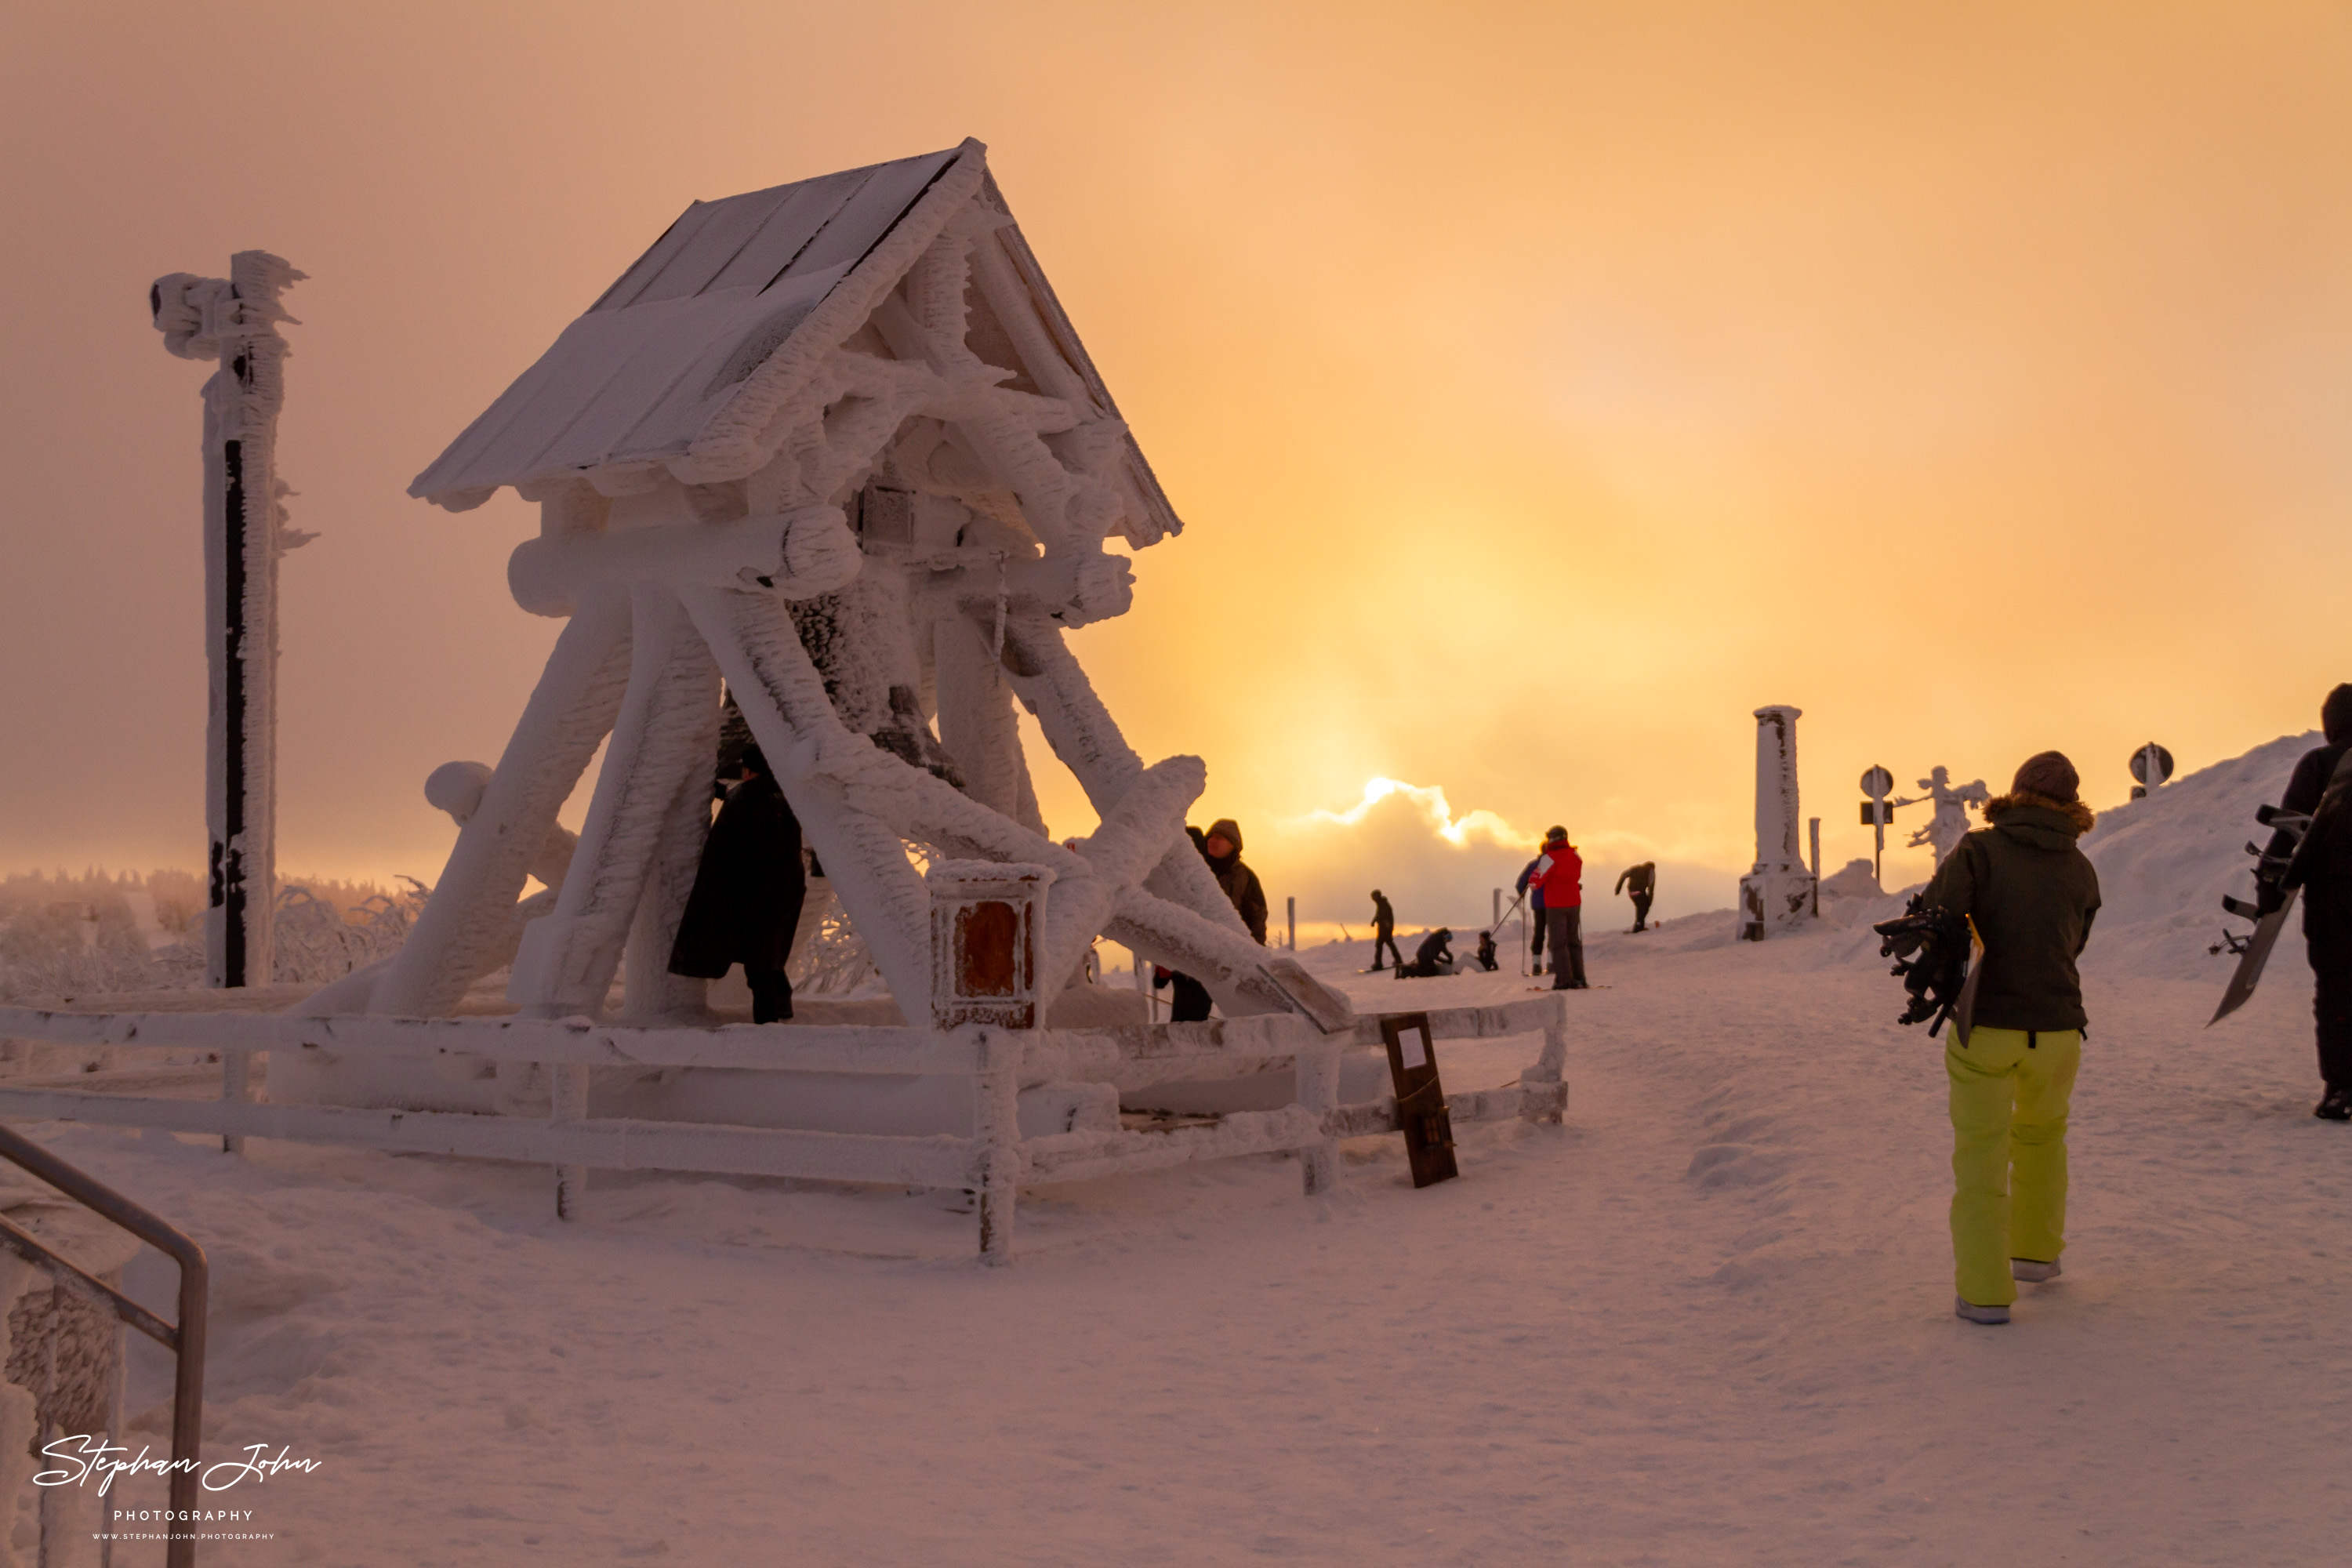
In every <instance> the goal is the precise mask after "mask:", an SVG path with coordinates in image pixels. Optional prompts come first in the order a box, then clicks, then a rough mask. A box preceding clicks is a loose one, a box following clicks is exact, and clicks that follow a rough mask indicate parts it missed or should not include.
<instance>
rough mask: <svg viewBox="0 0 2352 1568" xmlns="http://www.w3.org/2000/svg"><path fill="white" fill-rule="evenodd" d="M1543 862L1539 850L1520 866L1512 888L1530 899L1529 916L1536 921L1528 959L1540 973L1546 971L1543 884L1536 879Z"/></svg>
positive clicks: (1531, 936) (1530, 936) (1530, 937)
mask: <svg viewBox="0 0 2352 1568" xmlns="http://www.w3.org/2000/svg"><path fill="white" fill-rule="evenodd" d="M1542 864H1543V851H1541V850H1538V851H1536V858H1534V859H1532V860H1530V861H1528V863H1527V864H1526V865H1525V866H1522V867H1521V868H1519V879H1518V880H1517V882H1514V883H1512V884H1511V890H1512V891H1513V892H1515V893H1517V894H1518V895H1519V896H1520V897H1521V898H1523V899H1525V900H1527V901H1528V919H1529V920H1530V921H1532V922H1533V923H1534V929H1533V930H1532V931H1530V932H1529V933H1528V962H1529V963H1532V964H1534V966H1535V973H1538V974H1541V973H1543V972H1544V966H1543V950H1544V896H1543V885H1542V884H1541V883H1539V882H1538V881H1537V880H1536V868H1537V867H1538V866H1540V865H1542Z"/></svg>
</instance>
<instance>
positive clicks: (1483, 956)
mask: <svg viewBox="0 0 2352 1568" xmlns="http://www.w3.org/2000/svg"><path fill="white" fill-rule="evenodd" d="M1478 967H1479V968H1481V969H1483V970H1485V971H1486V973H1489V974H1492V973H1495V971H1496V969H1498V968H1500V967H1502V961H1501V960H1500V959H1498V958H1496V956H1495V933H1494V932H1493V931H1480V932H1479V933H1478Z"/></svg>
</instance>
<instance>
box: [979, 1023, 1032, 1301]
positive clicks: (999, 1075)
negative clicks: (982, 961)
mask: <svg viewBox="0 0 2352 1568" xmlns="http://www.w3.org/2000/svg"><path fill="white" fill-rule="evenodd" d="M1021 1054H1022V1053H1021V1043H1020V1041H1019V1040H1017V1039H1014V1038H1012V1037H1009V1036H1007V1035H1005V1034H1003V1033H1002V1032H1000V1031H997V1030H993V1029H992V1030H989V1031H988V1032H987V1035H986V1036H985V1037H984V1041H983V1044H982V1058H983V1062H984V1065H983V1066H982V1070H981V1071H979V1072H978V1073H976V1074H974V1075H973V1077H972V1080H971V1093H972V1104H971V1121H972V1142H973V1145H974V1152H975V1158H974V1160H973V1166H974V1171H973V1174H974V1175H975V1176H976V1177H977V1178H978V1185H977V1186H976V1187H975V1188H974V1189H973V1192H972V1197H973V1205H972V1206H973V1208H974V1209H975V1210H976V1211H977V1212H978V1214H979V1215H980V1260H981V1261H982V1263H984V1264H986V1265H988V1266H989V1267H990V1268H1003V1267H1004V1266H1005V1265H1006V1264H1008V1263H1010V1262H1012V1261H1013V1209H1014V1207H1015V1206H1016V1205H1017V1204H1018V1203H1019V1201H1020V1196H1021V1187H1020V1174H1021Z"/></svg>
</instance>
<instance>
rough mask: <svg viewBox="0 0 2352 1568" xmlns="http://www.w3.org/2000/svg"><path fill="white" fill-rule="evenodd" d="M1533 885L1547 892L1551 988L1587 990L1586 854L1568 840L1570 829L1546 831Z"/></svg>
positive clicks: (1545, 916)
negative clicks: (1585, 930)
mask: <svg viewBox="0 0 2352 1568" xmlns="http://www.w3.org/2000/svg"><path fill="white" fill-rule="evenodd" d="M1532 886H1534V887H1536V888H1538V889H1541V890H1542V893H1543V906H1544V924H1545V925H1546V926H1547V927H1549V930H1548V931H1545V933H1544V934H1545V935H1546V936H1547V937H1548V938H1549V939H1550V943H1551V988H1552V989H1553V990H1555V991H1586V990H1590V989H1591V987H1590V986H1589V985H1587V984H1585V980H1584V938H1583V935H1582V933H1581V929H1580V928H1581V926H1582V924H1583V920H1584V857H1583V856H1581V855H1579V854H1578V853H1577V852H1576V846H1575V845H1573V844H1570V842H1569V841H1568V829H1567V828H1565V827H1554V828H1552V829H1551V830H1550V831H1549V832H1548V833H1546V834H1545V835H1544V843H1543V853H1542V854H1540V855H1538V856H1537V857H1536V863H1535V877H1534V879H1533V881H1532Z"/></svg>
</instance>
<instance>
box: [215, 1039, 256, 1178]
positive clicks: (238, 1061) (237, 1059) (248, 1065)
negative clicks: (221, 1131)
mask: <svg viewBox="0 0 2352 1568" xmlns="http://www.w3.org/2000/svg"><path fill="white" fill-rule="evenodd" d="M252 1079H253V1053H252V1052H251V1051H244V1050H238V1049H236V1048H235V1047H231V1048H229V1049H227V1050H224V1051H222V1052H221V1093H220V1097H221V1099H222V1100H225V1101H227V1102H229V1103H232V1104H242V1103H243V1102H244V1101H246V1100H251V1099H252V1098H253V1094H252V1090H251V1088H250V1085H251V1083H252ZM221 1152H223V1153H225V1154H242V1153H244V1152H245V1139H244V1137H243V1136H242V1135H241V1134H238V1133H235V1132H231V1133H228V1134H226V1135H225V1136H224V1137H223V1138H222V1139H221Z"/></svg>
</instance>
